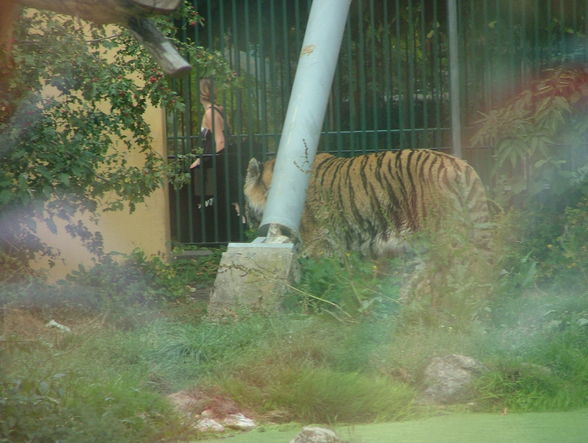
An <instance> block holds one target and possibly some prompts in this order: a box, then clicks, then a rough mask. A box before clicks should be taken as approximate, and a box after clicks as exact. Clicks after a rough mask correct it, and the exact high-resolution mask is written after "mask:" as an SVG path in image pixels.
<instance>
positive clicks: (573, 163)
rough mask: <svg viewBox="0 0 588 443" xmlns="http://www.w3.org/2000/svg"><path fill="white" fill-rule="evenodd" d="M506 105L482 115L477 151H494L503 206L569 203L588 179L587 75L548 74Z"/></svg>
mask: <svg viewBox="0 0 588 443" xmlns="http://www.w3.org/2000/svg"><path fill="white" fill-rule="evenodd" d="M544 77H545V78H543V79H542V80H540V81H536V82H534V83H533V84H531V85H530V87H529V88H528V89H525V90H524V91H523V92H521V93H520V94H518V95H516V96H514V97H513V98H512V99H511V100H510V101H509V102H507V103H506V104H504V105H503V106H501V107H499V108H496V109H493V110H491V111H489V112H488V113H487V114H483V117H482V118H481V119H480V120H479V121H478V122H477V124H478V129H477V131H476V133H475V134H474V136H473V137H472V140H471V143H472V145H473V146H493V147H494V148H495V161H494V165H493V172H492V175H493V177H494V180H495V183H496V190H495V192H496V194H497V197H498V198H499V199H501V200H502V201H503V202H509V203H511V202H515V203H517V204H519V205H527V204H529V203H532V202H540V203H547V202H550V201H552V200H560V203H563V204H565V203H567V202H568V200H567V199H568V198H569V197H570V196H571V195H573V192H570V191H573V189H574V187H575V186H577V184H578V177H580V176H585V172H584V171H585V169H586V162H587V157H586V153H585V149H584V140H585V139H586V135H587V134H588V124H587V123H586V118H585V117H586V110H587V104H588V101H587V96H586V94H585V92H584V87H585V84H586V82H587V81H588V76H587V75H586V73H584V72H583V71H582V70H581V69H574V68H558V69H550V70H546V71H545V73H544Z"/></svg>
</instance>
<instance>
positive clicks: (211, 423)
mask: <svg viewBox="0 0 588 443" xmlns="http://www.w3.org/2000/svg"><path fill="white" fill-rule="evenodd" d="M195 428H196V429H197V430H198V431H200V432H224V430H225V427H224V426H223V425H221V424H220V423H219V422H218V421H216V420H213V419H212V418H206V417H205V418H201V419H200V420H198V421H197V422H196V425H195Z"/></svg>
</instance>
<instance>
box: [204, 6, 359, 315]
mask: <svg viewBox="0 0 588 443" xmlns="http://www.w3.org/2000/svg"><path fill="white" fill-rule="evenodd" d="M350 3H351V0H314V1H313V3H312V8H311V10H310V16H309V18H308V25H307V28H306V34H305V36H304V43H303V46H302V51H301V52H300V59H299V62H298V68H297V70H296V76H295V78H294V85H293V87H292V94H291V96H290V103H289V104H288V111H287V113H286V120H285V121H284V127H283V131H282V137H281V139H280V146H279V148H278V157H277V160H276V166H275V169H274V176H273V179H272V187H271V190H270V193H269V197H268V198H269V200H268V204H267V206H266V209H265V211H264V212H265V214H264V218H263V220H262V227H261V229H260V231H261V230H265V231H267V235H266V234H263V235H266V236H265V237H259V238H257V239H256V240H255V241H253V242H252V243H229V246H228V248H227V251H226V252H225V253H223V256H222V258H221V262H220V264H219V268H218V272H217V274H216V280H215V282H214V288H213V291H212V294H211V297H210V303H209V304H208V315H209V316H210V317H211V318H227V317H228V318H238V317H239V316H240V314H241V313H242V312H245V313H246V312H250V311H252V310H253V311H258V312H272V311H276V310H279V309H280V306H281V301H282V300H281V298H282V296H283V294H285V293H286V291H287V288H288V287H289V284H290V283H289V282H290V281H291V280H292V279H293V278H295V275H296V270H295V268H296V260H295V251H294V244H293V242H292V241H289V240H291V239H289V238H288V236H283V235H281V234H282V233H283V229H282V228H287V230H288V231H289V233H291V234H294V235H295V234H296V233H297V231H298V226H299V225H300V219H301V218H302V209H303V207H304V200H305V198H306V188H307V186H308V181H309V175H310V174H309V173H310V170H311V166H312V162H313V160H314V156H315V153H316V149H317V145H318V140H319V136H320V133H321V128H322V126H323V120H324V117H325V111H326V108H327V101H328V99H329V93H330V91H331V84H332V82H333V76H334V74H335V66H336V65H337V59H338V57H339V49H340V47H341V40H342V39H343V31H344V29H345V22H346V20H347V13H348V12H349V6H350ZM262 232H263V231H262Z"/></svg>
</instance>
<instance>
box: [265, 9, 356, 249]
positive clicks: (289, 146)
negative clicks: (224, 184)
mask: <svg viewBox="0 0 588 443" xmlns="http://www.w3.org/2000/svg"><path fill="white" fill-rule="evenodd" d="M350 4H351V0H314V1H313V3H312V7H311V10H310V14H309V18H308V25H307V27H306V33H305V36H304V42H303V44H302V50H301V52H300V57H299V61H298V67H297V69H296V76H295V77H294V84H293V86H292V93H291V95H290V101H289V103H288V111H287V113H286V119H285V121H284V126H283V129H282V135H281V138H280V144H279V148H278V155H277V158H276V165H275V169H274V175H273V179H272V187H271V189H270V192H269V196H268V202H267V205H266V208H265V211H264V217H263V220H262V222H261V227H260V232H262V233H264V232H267V231H269V234H268V238H271V237H273V236H274V235H279V232H280V229H272V228H273V227H278V228H279V227H286V228H288V229H289V230H290V231H291V232H293V233H295V232H297V231H298V227H299V225H300V219H301V217H302V210H303V208H304V201H305V198H306V188H307V186H308V181H309V176H310V171H311V168H312V163H313V161H314V157H315V154H316V150H317V146H318V141H319V137H320V133H321V129H322V125H323V120H324V117H325V111H326V108H327V103H328V99H329V95H330V92H331V85H332V82H333V76H334V74H335V67H336V65H337V59H338V57H339V50H340V47H341V41H342V39H343V32H344V30H345V23H346V21H347V14H348V12H349V6H350ZM262 235H263V234H262Z"/></svg>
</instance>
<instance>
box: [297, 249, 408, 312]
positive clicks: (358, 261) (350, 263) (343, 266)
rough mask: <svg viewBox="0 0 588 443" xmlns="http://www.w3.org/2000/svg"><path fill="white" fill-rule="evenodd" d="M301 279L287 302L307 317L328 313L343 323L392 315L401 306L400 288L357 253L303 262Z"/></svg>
mask: <svg viewBox="0 0 588 443" xmlns="http://www.w3.org/2000/svg"><path fill="white" fill-rule="evenodd" d="M301 266H302V278H301V281H300V283H299V284H298V285H297V286H296V288H294V290H293V292H292V295H291V298H290V299H289V300H288V301H287V302H286V304H287V306H289V307H290V308H292V309H296V308H299V309H302V311H303V312H306V313H327V314H329V315H331V316H333V317H334V318H336V319H338V320H340V321H357V320H358V318H360V317H362V316H364V317H365V316H369V315H371V314H377V313H378V312H379V313H389V312H392V311H394V310H395V309H396V307H397V304H398V291H399V285H398V283H397V282H395V281H394V280H393V279H392V278H386V277H387V276H386V275H385V274H382V269H380V268H379V267H378V266H380V267H382V266H383V267H384V268H386V267H391V266H388V264H387V263H380V264H378V263H375V262H373V261H371V260H366V259H365V258H363V257H361V256H360V255H359V254H357V253H346V254H341V255H340V256H337V257H324V258H320V259H313V258H305V259H302V260H301Z"/></svg>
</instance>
